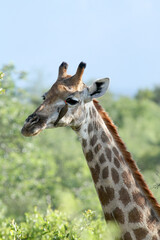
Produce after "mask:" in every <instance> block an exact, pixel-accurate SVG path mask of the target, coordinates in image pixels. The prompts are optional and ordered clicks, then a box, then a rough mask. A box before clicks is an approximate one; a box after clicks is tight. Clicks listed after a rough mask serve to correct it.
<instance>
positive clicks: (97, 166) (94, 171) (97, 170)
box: [90, 164, 100, 184]
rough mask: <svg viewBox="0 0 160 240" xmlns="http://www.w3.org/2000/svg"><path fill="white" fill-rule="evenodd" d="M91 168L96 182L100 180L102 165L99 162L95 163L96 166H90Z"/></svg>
mask: <svg viewBox="0 0 160 240" xmlns="http://www.w3.org/2000/svg"><path fill="white" fill-rule="evenodd" d="M90 170H91V174H92V178H93V180H94V182H95V184H96V183H97V182H98V179H99V174H100V167H99V165H98V164H96V165H95V168H92V167H91V168H90Z"/></svg>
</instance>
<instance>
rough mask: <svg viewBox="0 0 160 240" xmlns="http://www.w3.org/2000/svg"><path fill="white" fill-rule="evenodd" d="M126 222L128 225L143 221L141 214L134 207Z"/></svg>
mask: <svg viewBox="0 0 160 240" xmlns="http://www.w3.org/2000/svg"><path fill="white" fill-rule="evenodd" d="M128 220H129V222H130V223H138V222H142V221H143V214H142V213H141V212H140V211H139V210H138V209H137V208H136V207H134V208H133V209H132V210H131V211H130V212H129V214H128Z"/></svg>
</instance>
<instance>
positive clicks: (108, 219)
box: [104, 212, 113, 221]
mask: <svg viewBox="0 0 160 240" xmlns="http://www.w3.org/2000/svg"><path fill="white" fill-rule="evenodd" d="M104 217H105V220H106V221H112V220H113V217H112V214H111V213H108V212H105V214H104Z"/></svg>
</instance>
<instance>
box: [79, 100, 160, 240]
mask: <svg viewBox="0 0 160 240" xmlns="http://www.w3.org/2000/svg"><path fill="white" fill-rule="evenodd" d="M77 133H78V135H79V137H80V141H81V144H82V148H83V152H84V155H85V157H86V160H87V163H88V166H89V168H90V171H91V175H92V178H93V181H94V184H95V188H96V191H97V193H98V196H99V200H100V202H101V205H102V209H103V212H104V216H105V219H106V221H109V220H113V221H116V222H117V223H118V224H119V226H120V228H121V231H122V236H123V239H125V240H134V239H135V240H140V239H153V240H156V239H159V237H160V219H159V217H158V216H157V215H156V212H155V211H154V210H153V209H152V207H151V204H150V202H149V201H148V199H147V197H146V196H145V194H144V192H143V191H142V189H141V187H140V186H139V184H138V183H137V181H136V179H135V178H134V175H133V173H132V171H131V169H130V168H129V166H128V164H127V163H126V162H125V158H124V156H123V153H122V152H121V151H120V149H119V148H118V146H117V144H116V141H115V139H114V136H112V133H111V132H110V131H109V129H108V128H107V126H106V124H105V123H104V121H103V119H102V118H101V116H100V114H99V113H98V111H97V109H96V108H95V106H94V104H93V102H91V103H87V104H86V118H85V120H84V123H83V125H82V126H81V127H80V129H79V131H78V132H77Z"/></svg>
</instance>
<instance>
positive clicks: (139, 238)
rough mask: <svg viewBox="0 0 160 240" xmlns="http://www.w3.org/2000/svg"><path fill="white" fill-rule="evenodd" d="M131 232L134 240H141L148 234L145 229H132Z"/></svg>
mask: <svg viewBox="0 0 160 240" xmlns="http://www.w3.org/2000/svg"><path fill="white" fill-rule="evenodd" d="M133 232H134V235H135V237H136V240H143V239H144V238H145V237H146V236H147V234H148V231H147V230H146V229H145V228H136V229H133Z"/></svg>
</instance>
